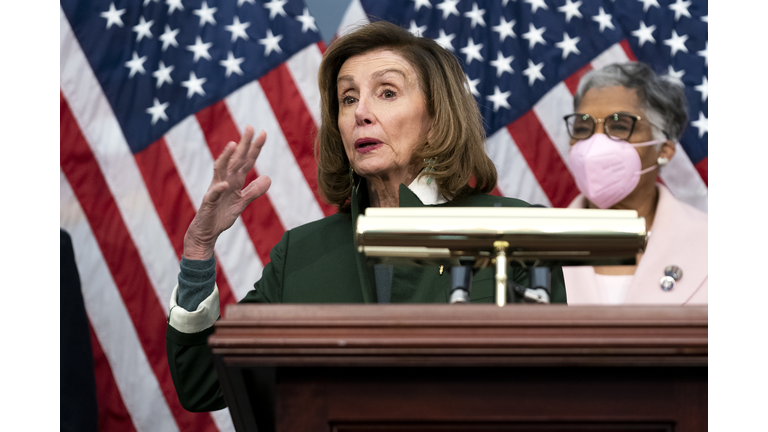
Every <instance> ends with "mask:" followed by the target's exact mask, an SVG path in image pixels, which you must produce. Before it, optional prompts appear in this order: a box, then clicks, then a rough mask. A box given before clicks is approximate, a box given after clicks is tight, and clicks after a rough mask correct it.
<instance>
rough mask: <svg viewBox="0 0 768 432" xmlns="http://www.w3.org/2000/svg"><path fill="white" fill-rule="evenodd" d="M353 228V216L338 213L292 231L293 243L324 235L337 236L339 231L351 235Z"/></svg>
mask: <svg viewBox="0 0 768 432" xmlns="http://www.w3.org/2000/svg"><path fill="white" fill-rule="evenodd" d="M351 227H352V215H350V214H349V213H336V214H332V215H330V216H326V217H324V218H322V219H318V220H316V221H313V222H309V223H305V224H304V225H300V226H297V227H296V228H293V229H291V230H290V232H291V241H297V240H301V239H304V238H306V237H309V236H312V237H314V236H317V235H324V234H327V235H337V234H338V233H339V231H341V232H344V233H346V234H350V230H351Z"/></svg>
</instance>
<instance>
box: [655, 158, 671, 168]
mask: <svg viewBox="0 0 768 432" xmlns="http://www.w3.org/2000/svg"><path fill="white" fill-rule="evenodd" d="M656 163H657V164H659V167H663V166H664V165H666V164H668V163H669V159H667V158H666V157H665V156H659V158H658V159H656Z"/></svg>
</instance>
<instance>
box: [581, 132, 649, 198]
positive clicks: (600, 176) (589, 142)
mask: <svg viewBox="0 0 768 432" xmlns="http://www.w3.org/2000/svg"><path fill="white" fill-rule="evenodd" d="M663 142H664V140H655V141H647V142H643V143H636V144H630V143H628V142H626V141H615V140H612V139H610V138H608V136H607V135H605V134H600V133H596V134H593V135H592V136H591V137H589V138H587V139H585V140H581V141H579V142H577V143H576V144H574V145H573V146H572V147H571V152H570V163H571V172H572V173H573V178H574V180H576V186H577V187H578V188H579V190H580V191H581V193H582V194H584V196H586V197H587V199H588V200H590V201H591V202H593V203H594V204H595V205H596V206H598V207H599V208H601V209H607V208H610V207H612V206H614V205H615V204H616V203H618V202H619V201H621V200H623V199H624V198H626V197H627V195H629V194H630V193H631V192H632V191H633V190H635V187H636V186H637V183H638V182H639V181H640V176H641V175H643V174H645V173H647V172H650V171H652V170H653V169H654V168H656V165H652V166H650V167H648V168H646V169H644V170H641V169H640V168H641V167H642V166H641V162H640V155H639V154H637V151H636V150H635V147H644V146H650V145H655V144H661V143H663Z"/></svg>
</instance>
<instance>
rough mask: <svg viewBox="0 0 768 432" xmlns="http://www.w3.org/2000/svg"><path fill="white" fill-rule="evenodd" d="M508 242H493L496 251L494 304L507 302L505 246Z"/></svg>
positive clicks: (499, 304) (500, 304)
mask: <svg viewBox="0 0 768 432" xmlns="http://www.w3.org/2000/svg"><path fill="white" fill-rule="evenodd" d="M508 247H509V243H508V242H505V241H495V242H493V249H494V251H495V252H496V258H495V261H496V304H497V305H498V306H504V305H505V304H507V248H508Z"/></svg>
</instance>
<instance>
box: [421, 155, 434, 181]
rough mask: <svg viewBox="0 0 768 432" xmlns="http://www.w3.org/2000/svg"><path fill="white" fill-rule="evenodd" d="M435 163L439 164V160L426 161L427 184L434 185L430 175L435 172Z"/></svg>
mask: <svg viewBox="0 0 768 432" xmlns="http://www.w3.org/2000/svg"><path fill="white" fill-rule="evenodd" d="M435 162H437V158H428V159H424V172H425V173H427V184H428V185H430V184H432V177H430V176H429V173H433V172H435Z"/></svg>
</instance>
